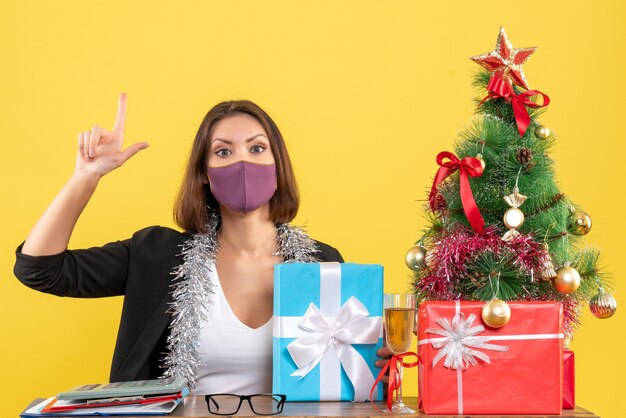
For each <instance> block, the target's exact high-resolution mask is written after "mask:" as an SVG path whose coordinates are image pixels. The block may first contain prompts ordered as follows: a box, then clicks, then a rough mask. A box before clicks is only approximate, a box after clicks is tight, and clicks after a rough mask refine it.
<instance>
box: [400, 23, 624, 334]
mask: <svg viewBox="0 0 626 418" xmlns="http://www.w3.org/2000/svg"><path fill="white" fill-rule="evenodd" d="M534 52H535V48H519V49H517V48H513V47H512V45H511V43H510V42H509V40H508V38H507V36H506V33H505V31H504V29H503V28H501V29H500V33H499V35H498V40H497V43H496V48H495V50H494V51H492V52H490V53H487V54H484V55H479V56H475V57H472V58H471V59H472V60H473V61H475V62H476V63H478V64H480V65H481V66H482V67H483V68H484V69H482V70H480V72H479V73H477V75H476V77H475V79H474V85H475V86H476V87H477V88H480V89H481V90H483V91H485V90H486V91H487V94H486V97H484V98H482V99H477V100H476V105H477V114H478V115H477V118H476V120H475V121H474V122H473V123H472V124H471V125H470V126H469V127H468V128H467V129H466V130H465V131H464V132H462V133H461V134H460V138H459V140H458V142H457V143H456V146H455V148H456V155H455V154H453V153H450V152H442V153H440V154H439V155H438V156H437V163H438V164H439V166H440V168H439V170H438V172H437V174H436V176H435V179H434V182H433V187H432V190H431V193H430V196H429V199H428V211H429V214H430V215H429V225H428V227H427V229H426V230H425V231H424V235H423V236H422V237H421V239H420V240H419V241H418V242H417V243H416V245H415V246H414V247H412V248H411V249H409V251H408V252H407V255H406V262H407V265H408V266H409V267H410V268H411V269H412V270H413V274H412V276H413V277H412V280H413V284H414V289H415V293H416V295H417V299H418V301H424V300H484V301H487V302H488V303H487V304H486V306H485V309H483V318H484V319H485V322H487V324H488V325H491V326H494V327H498V326H502V325H504V324H506V322H507V321H508V317H507V315H506V312H507V310H508V306H506V302H503V301H511V300H528V301H531V300H532V301H537V300H551V301H560V302H562V303H563V307H564V330H565V333H566V336H567V337H570V338H571V336H572V334H573V332H574V329H575V328H576V326H577V324H579V316H580V313H581V307H582V306H583V305H584V304H586V303H590V307H591V309H592V312H593V313H594V315H596V316H597V317H600V318H606V317H609V316H611V315H612V314H613V312H614V311H615V309H616V302H615V299H613V297H612V296H611V295H610V294H608V293H605V291H604V289H607V290H608V289H609V287H608V285H607V283H606V275H605V274H604V273H603V272H601V271H600V270H599V268H598V257H599V252H598V251H597V250H595V249H592V248H581V247H580V238H581V236H583V235H585V234H587V233H588V232H589V231H590V229H591V218H590V217H589V216H588V215H587V214H586V213H585V212H583V211H582V210H580V208H578V207H577V206H576V205H575V204H574V203H573V201H572V199H570V198H569V197H568V196H566V195H565V194H564V193H563V192H561V191H560V190H559V187H558V185H557V183H556V180H555V173H554V162H553V160H552V159H551V158H550V156H549V150H550V148H551V146H552V145H553V144H554V141H555V136H554V134H553V133H551V131H550V130H549V129H548V128H547V127H545V126H542V125H540V124H538V123H537V117H538V116H539V115H540V114H541V113H542V112H543V111H544V110H545V106H547V105H548V103H549V98H548V96H547V95H545V94H544V93H541V92H539V91H537V90H530V89H529V87H528V84H527V81H526V77H525V75H524V72H523V70H522V64H523V63H524V62H525V61H526V60H527V59H528V58H529V57H530V56H531V55H532V54H533V53H534ZM483 96H484V93H483ZM539 99H541V103H539V102H540V100H539ZM486 310H487V313H486V312H485V311H486Z"/></svg>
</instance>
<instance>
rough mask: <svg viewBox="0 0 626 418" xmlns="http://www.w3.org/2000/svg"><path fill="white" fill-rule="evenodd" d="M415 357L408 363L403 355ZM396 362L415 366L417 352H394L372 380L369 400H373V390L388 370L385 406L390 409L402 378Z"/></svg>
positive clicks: (406, 366) (404, 365)
mask: <svg viewBox="0 0 626 418" xmlns="http://www.w3.org/2000/svg"><path fill="white" fill-rule="evenodd" d="M411 356H412V357H415V361H414V362H411V363H408V362H406V361H405V360H404V358H405V357H411ZM398 363H400V365H402V367H404V368H409V367H416V366H417V354H416V353H414V352H412V351H409V352H406V353H402V354H395V355H393V356H391V358H390V359H389V360H388V361H387V363H385V366H384V367H383V368H382V369H381V370H380V373H378V377H377V378H376V381H375V382H374V386H372V390H371V391H370V402H372V403H373V402H374V390H375V389H376V386H377V385H378V383H380V382H381V381H382V380H383V377H384V376H385V373H386V372H387V370H389V383H388V385H387V408H388V409H389V410H390V411H391V406H392V404H393V399H394V396H395V395H394V394H395V393H397V392H398V389H399V388H400V385H401V384H402V378H401V377H400V370H398Z"/></svg>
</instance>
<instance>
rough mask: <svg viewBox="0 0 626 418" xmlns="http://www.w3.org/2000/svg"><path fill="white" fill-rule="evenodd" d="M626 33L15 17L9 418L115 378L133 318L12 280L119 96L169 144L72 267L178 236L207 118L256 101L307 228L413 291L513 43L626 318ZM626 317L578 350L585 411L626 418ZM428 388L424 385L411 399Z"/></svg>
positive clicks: (62, 13) (403, 18) (481, 20)
mask: <svg viewBox="0 0 626 418" xmlns="http://www.w3.org/2000/svg"><path fill="white" fill-rule="evenodd" d="M625 17H626V13H625V9H624V4H623V2H619V1H614V2H584V1H571V0H568V1H551V2H545V1H523V2H517V3H511V2H495V1H481V2H422V1H394V2H378V1H364V0H359V1H341V2H337V1H326V0H316V1H314V2H313V1H311V2H292V1H265V2H260V1H237V2H217V1H178V2H176V3H174V2H171V3H164V2H154V1H150V2H148V1H144V2H126V1H106V2H104V1H100V2H83V1H67V0H55V1H47V2H44V1H41V2H39V1H38V2H34V1H22V2H7V1H4V2H2V3H0V54H1V57H2V64H1V65H0V86H1V89H0V91H1V99H0V135H1V137H2V140H1V145H2V151H1V152H0V178H1V179H2V180H1V183H0V184H1V191H2V216H1V217H0V219H1V222H2V225H1V226H2V228H1V231H2V235H1V238H0V245H1V251H0V254H1V256H0V263H1V264H0V267H1V269H2V270H1V272H2V274H1V278H2V280H1V281H0V286H1V289H0V297H1V298H2V299H1V306H2V316H3V321H2V329H1V338H2V340H1V341H2V344H0V350H1V351H0V358H1V363H2V378H1V379H0V382H2V383H0V385H1V387H0V393H1V394H2V395H1V397H2V399H3V400H2V402H1V403H0V416H3V417H4V416H15V415H16V414H17V413H18V412H19V411H21V409H22V408H23V407H24V406H25V405H27V404H28V403H29V402H30V401H31V400H32V399H33V398H35V397H45V396H48V395H52V394H55V393H56V392H58V391H60V390H63V389H67V388H69V387H71V386H73V385H76V384H80V383H89V382H103V381H106V380H107V378H108V373H109V365H110V360H111V355H112V351H113V345H114V339H115V335H116V332H117V326H118V320H119V316H120V308H121V302H122V300H121V299H120V298H112V299H100V300H98V299H94V300H72V299H62V298H58V297H54V296H50V295H45V294H43V293H38V292H35V291H32V290H30V289H28V288H26V287H24V286H23V285H21V284H20V283H19V282H18V280H17V279H15V277H14V276H13V272H12V269H13V264H14V261H15V257H14V250H15V247H16V246H17V245H18V244H19V243H20V242H22V240H24V239H25V238H26V236H27V234H28V232H29V231H30V228H31V227H32V226H33V225H34V223H35V221H36V220H37V219H38V217H39V216H40V215H41V213H42V212H43V211H44V209H45V208H46V207H47V205H48V204H49V202H50V201H51V200H52V198H53V197H54V196H55V194H56V193H57V192H58V191H59V190H60V188H61V187H62V185H63V184H64V183H65V181H66V180H67V179H68V178H69V176H70V175H71V173H72V171H73V167H74V159H75V153H76V137H77V134H78V132H79V131H80V130H87V129H91V127H92V126H93V124H95V123H97V124H101V125H103V126H105V127H107V128H111V127H112V124H113V120H114V116H115V111H116V105H117V97H118V94H119V92H120V91H126V92H127V93H128V116H127V125H126V137H127V143H129V144H130V143H134V142H137V141H148V142H150V144H151V147H150V148H148V149H147V150H145V151H142V152H141V153H140V154H139V155H137V156H136V157H134V158H133V159H131V160H130V161H129V163H128V164H127V165H126V166H124V167H122V168H121V169H119V170H117V171H115V172H113V173H112V174H110V175H108V176H107V177H105V178H104V179H103V181H102V182H101V183H100V186H99V188H98V190H97V192H96V194H95V196H94V197H93V199H92V200H91V202H90V203H89V205H88V207H87V208H86V210H85V212H84V214H83V215H82V217H81V219H80V220H79V222H78V224H77V226H76V229H75V231H74V234H73V236H72V240H71V242H70V248H81V247H87V246H92V245H102V244H104V243H106V242H109V241H113V240H117V239H124V238H127V237H129V236H130V235H131V234H132V233H133V232H134V231H136V230H138V229H140V228H142V227H144V226H148V225H152V224H161V225H166V226H174V224H173V222H172V216H171V207H172V202H173V198H174V195H175V193H176V191H177V188H178V185H179V183H180V179H181V174H182V169H183V165H184V162H185V159H186V157H187V154H188V151H189V147H190V144H191V141H192V139H193V137H194V135H195V132H196V129H197V128H198V126H199V124H200V121H201V119H202V117H203V116H204V115H205V113H206V112H207V111H208V110H209V108H210V107H212V106H213V105H214V104H216V103H217V102H219V101H221V100H225V99H231V98H248V99H252V100H253V101H256V102H257V103H258V104H260V105H261V106H262V107H264V108H265V109H266V110H267V111H268V112H269V113H270V115H272V117H273V118H274V119H275V121H276V122H277V123H278V125H279V127H280V128H281V130H282V132H283V134H284V136H285V138H286V140H287V142H288V147H289V150H290V153H291V156H292V159H293V161H294V164H295V169H296V174H297V176H298V181H299V184H300V187H301V193H302V207H301V211H300V213H299V215H298V217H297V219H296V224H300V225H303V224H304V225H306V227H307V229H308V231H309V232H310V233H311V234H312V236H314V237H315V238H317V239H319V240H322V241H326V242H328V243H331V244H332V245H334V246H336V247H338V248H339V249H340V251H341V252H342V253H343V255H344V256H345V258H346V259H347V260H350V261H355V262H367V263H381V264H383V265H384V266H385V269H386V270H385V271H386V286H385V289H386V290H387V291H401V290H405V289H407V286H408V284H407V283H408V282H407V279H408V270H407V269H406V267H405V266H404V261H403V257H404V252H405V250H406V249H407V248H408V247H409V246H410V245H411V244H412V243H413V241H414V240H415V239H416V238H418V237H419V236H420V229H421V228H422V226H423V224H424V219H423V211H422V206H421V205H422V203H423V202H421V201H420V200H423V199H425V197H426V192H427V189H428V188H429V187H430V184H431V179H432V176H433V174H434V172H435V170H436V165H435V162H434V158H435V155H436V153H437V152H439V151H442V150H448V149H452V143H453V140H454V139H455V137H456V133H457V132H458V131H459V130H461V129H462V128H463V126H464V125H466V124H468V123H469V122H470V120H471V118H472V113H473V110H474V108H473V106H472V101H471V100H472V98H473V97H474V95H475V92H474V91H473V90H472V88H471V86H470V82H471V76H472V74H473V73H474V71H475V70H476V69H477V68H478V66H477V65H476V64H474V63H472V62H471V61H470V60H469V59H468V57H469V56H471V55H476V54H480V53H485V52H488V51H490V50H491V49H492V48H493V46H494V44H495V40H496V36H497V33H498V29H499V27H500V25H503V26H504V27H505V29H506V30H507V33H508V35H509V37H510V39H511V40H512V42H513V45H514V46H517V47H527V46H539V49H538V51H537V52H536V53H535V55H534V56H533V57H531V59H530V60H529V61H528V63H527V64H526V65H525V67H524V68H525V71H526V75H527V77H528V80H529V83H530V86H531V87H534V88H537V89H540V90H542V91H544V92H546V93H548V94H549V95H550V97H551V98H552V104H551V105H550V106H549V110H548V112H547V114H545V115H544V116H543V118H542V121H543V122H544V123H545V124H546V125H548V126H549V127H551V128H552V129H553V130H554V131H555V132H556V133H557V134H558V138H559V141H558V146H557V147H556V150H555V153H554V157H555V159H556V161H557V170H558V171H557V173H558V179H559V181H560V184H561V186H562V189H563V191H565V192H566V193H568V195H569V196H570V197H571V198H572V199H573V200H574V201H575V202H577V203H578V204H580V205H581V206H582V207H584V208H585V209H586V210H587V211H588V212H589V213H590V214H591V216H592V217H593V221H594V227H593V231H592V232H591V233H590V234H589V235H588V236H587V239H586V243H587V244H590V245H595V246H597V247H599V248H600V249H601V250H602V252H603V260H604V265H605V266H606V267H607V269H608V270H609V271H611V272H612V273H614V278H615V283H616V288H617V295H616V296H617V298H618V300H619V301H620V303H621V304H622V306H623V307H622V308H621V309H625V308H624V306H626V299H625V298H624V297H623V295H624V294H626V292H625V290H626V288H625V285H624V269H625V267H624V266H623V265H622V262H624V256H623V251H624V246H623V242H624V237H625V236H626V227H625V221H624V207H625V206H626V200H625V198H624V182H625V180H626V176H625V174H626V164H624V162H623V161H624V155H626V145H624V144H625V141H624V137H626V129H625V122H624V114H625V110H626V108H625V107H626V106H625V105H624V97H626V88H625V83H624V74H625V69H624V64H625V63H626V58H625V57H626V43H625V41H624V39H626V31H625V30H624V25H623V21H624V18H625ZM625 318H626V317H625V315H624V311H623V310H621V311H618V313H617V314H616V315H615V316H614V317H613V318H612V319H610V320H606V321H601V320H597V319H595V318H593V317H592V316H591V315H590V314H589V312H588V309H585V313H584V315H583V321H584V322H583V326H582V327H580V329H579V331H578V333H577V335H576V338H575V341H574V343H573V349H574V350H575V351H576V359H577V398H576V399H577V403H578V404H580V405H582V406H584V407H585V408H588V409H590V410H592V411H594V412H596V413H597V414H600V415H602V416H604V417H622V416H625V415H626V406H625V404H624V400H623V394H624V393H626V379H625V378H624V375H625V374H626V366H624V361H623V347H624V343H625V342H626V338H625V337H624V333H623V330H624V328H625V326H626V319H625ZM620 353H621V354H620ZM538 368H540V367H538ZM529 373H530V371H529ZM536 376H537V379H540V378H541V373H537V374H536ZM415 382H416V375H415V373H414V371H412V370H411V371H409V372H408V373H407V377H406V388H405V394H406V395H416V393H417V389H416V383H415ZM489 390H491V388H485V396H488V394H489ZM620 394H622V395H621V396H620ZM620 397H621V398H622V399H620Z"/></svg>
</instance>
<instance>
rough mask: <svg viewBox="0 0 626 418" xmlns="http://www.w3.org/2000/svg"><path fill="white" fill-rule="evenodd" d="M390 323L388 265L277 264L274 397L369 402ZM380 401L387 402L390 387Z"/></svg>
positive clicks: (379, 396)
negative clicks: (385, 320) (385, 323)
mask: <svg viewBox="0 0 626 418" xmlns="http://www.w3.org/2000/svg"><path fill="white" fill-rule="evenodd" d="M382 316H383V266H381V265H376V264H356V263H286V264H277V265H275V268H274V337H273V392H274V393H283V394H286V395H287V400H289V401H338V400H341V401H356V402H361V401H365V400H368V399H369V394H370V390H371V388H372V386H373V384H374V380H375V378H376V376H377V375H378V373H379V371H380V369H378V368H377V367H375V364H374V363H375V362H376V360H378V359H379V358H378V356H377V355H376V351H377V350H378V349H379V348H380V347H382V345H383V338H382V336H383V334H382ZM373 396H374V399H379V400H381V399H383V396H382V384H379V385H378V387H377V388H376V390H374V395H373Z"/></svg>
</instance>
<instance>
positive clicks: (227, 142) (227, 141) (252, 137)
mask: <svg viewBox="0 0 626 418" xmlns="http://www.w3.org/2000/svg"><path fill="white" fill-rule="evenodd" d="M258 136H262V137H264V138H265V139H267V137H266V136H265V135H264V134H256V135H254V136H251V137H250V138H248V139H246V142H250V141H252V140H254V139H255V138H256V137H258ZM213 141H222V142H224V143H226V144H232V143H233V141H230V140H228V139H224V138H213Z"/></svg>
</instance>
